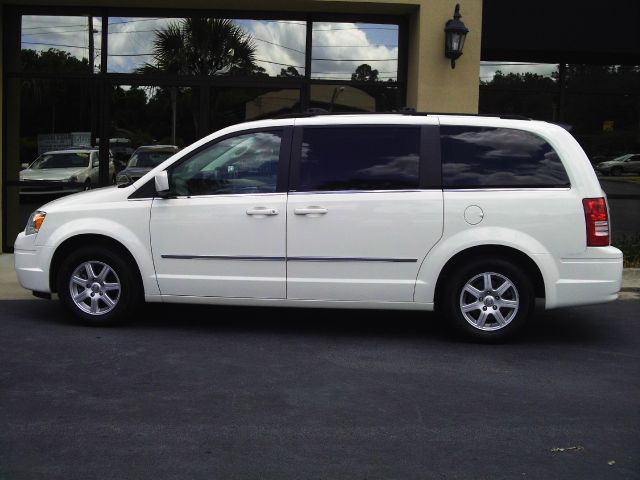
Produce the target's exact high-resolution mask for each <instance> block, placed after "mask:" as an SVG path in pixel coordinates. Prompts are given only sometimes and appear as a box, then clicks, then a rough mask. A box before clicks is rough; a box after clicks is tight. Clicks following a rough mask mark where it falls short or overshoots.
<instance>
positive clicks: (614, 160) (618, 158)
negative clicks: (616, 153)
mask: <svg viewBox="0 0 640 480" xmlns="http://www.w3.org/2000/svg"><path fill="white" fill-rule="evenodd" d="M630 156H631V155H629V154H628V153H627V154H626V155H622V156H620V157H616V158H614V159H613V160H611V161H612V162H624V161H625V160H626V159H627V158H629V157H630Z"/></svg>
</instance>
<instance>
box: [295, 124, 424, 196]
mask: <svg viewBox="0 0 640 480" xmlns="http://www.w3.org/2000/svg"><path fill="white" fill-rule="evenodd" d="M419 159H420V128H419V127H389V126H356V127H345V126H341V127H327V128H305V130H304V133H303V138H302V151H301V155H300V190H302V191H336V190H401V189H412V188H418V165H419Z"/></svg>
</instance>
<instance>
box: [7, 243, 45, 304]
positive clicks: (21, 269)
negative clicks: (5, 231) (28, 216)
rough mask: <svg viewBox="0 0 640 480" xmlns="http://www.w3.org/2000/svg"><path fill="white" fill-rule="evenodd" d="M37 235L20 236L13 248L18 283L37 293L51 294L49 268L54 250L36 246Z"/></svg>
mask: <svg viewBox="0 0 640 480" xmlns="http://www.w3.org/2000/svg"><path fill="white" fill-rule="evenodd" d="M36 237H37V234H36V235H25V234H24V232H22V233H20V234H19V235H18V238H16V241H15V244H14V247H13V258H14V265H15V269H16V275H17V276H18V282H19V283H20V285H22V286H23V287H24V288H26V289H28V290H33V291H35V292H43V293H51V285H50V282H49V268H50V265H51V257H52V256H53V248H51V247H46V246H41V245H36V244H35V239H36Z"/></svg>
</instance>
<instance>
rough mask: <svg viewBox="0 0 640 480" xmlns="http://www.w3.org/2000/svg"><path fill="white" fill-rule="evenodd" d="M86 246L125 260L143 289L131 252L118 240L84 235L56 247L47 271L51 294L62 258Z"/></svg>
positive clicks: (138, 267) (74, 237)
mask: <svg viewBox="0 0 640 480" xmlns="http://www.w3.org/2000/svg"><path fill="white" fill-rule="evenodd" d="M86 246H99V247H103V248H109V249H111V250H113V251H115V252H117V253H119V254H120V255H122V256H123V258H126V259H127V262H128V263H129V264H130V265H132V266H133V267H134V273H135V276H136V280H137V281H138V284H139V285H140V288H142V289H144V282H143V281H142V274H141V272H140V266H139V265H138V262H137V261H136V259H135V257H134V256H133V255H132V254H131V252H130V251H129V250H128V249H127V247H125V246H124V245H123V244H122V243H120V242H119V241H118V240H116V239H114V238H112V237H108V236H106V235H100V234H91V233H84V234H79V235H75V236H73V237H69V238H67V239H66V240H65V241H64V242H62V243H61V244H60V245H58V248H56V250H55V252H54V254H53V257H52V258H51V267H50V269H49V286H50V288H51V292H52V293H57V286H56V284H57V282H56V278H57V276H58V272H59V271H60V266H61V264H62V261H63V260H64V258H65V257H66V256H67V255H68V254H69V253H70V252H73V251H74V250H76V249H78V248H82V247H86Z"/></svg>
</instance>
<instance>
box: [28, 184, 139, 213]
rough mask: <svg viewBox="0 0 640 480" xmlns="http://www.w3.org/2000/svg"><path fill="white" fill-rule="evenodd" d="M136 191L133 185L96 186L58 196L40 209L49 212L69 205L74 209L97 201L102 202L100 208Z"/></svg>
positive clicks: (123, 198)
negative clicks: (121, 186)
mask: <svg viewBox="0 0 640 480" xmlns="http://www.w3.org/2000/svg"><path fill="white" fill-rule="evenodd" d="M134 191H135V188H133V187H127V188H118V187H116V186H108V187H102V188H95V189H93V190H87V191H86V192H79V193H74V194H72V195H65V196H64V197H60V198H57V199H55V200H53V201H51V202H49V203H47V204H45V205H43V206H42V207H40V209H42V210H45V211H47V212H55V211H56V210H60V209H61V210H66V209H67V208H68V207H70V208H72V209H73V208H75V206H77V205H82V206H83V208H84V207H86V206H87V205H90V204H95V203H99V204H101V206H100V208H109V206H108V203H109V202H117V201H122V200H126V198H127V197H128V196H129V195H131V194H132V193H133V192H134Z"/></svg>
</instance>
